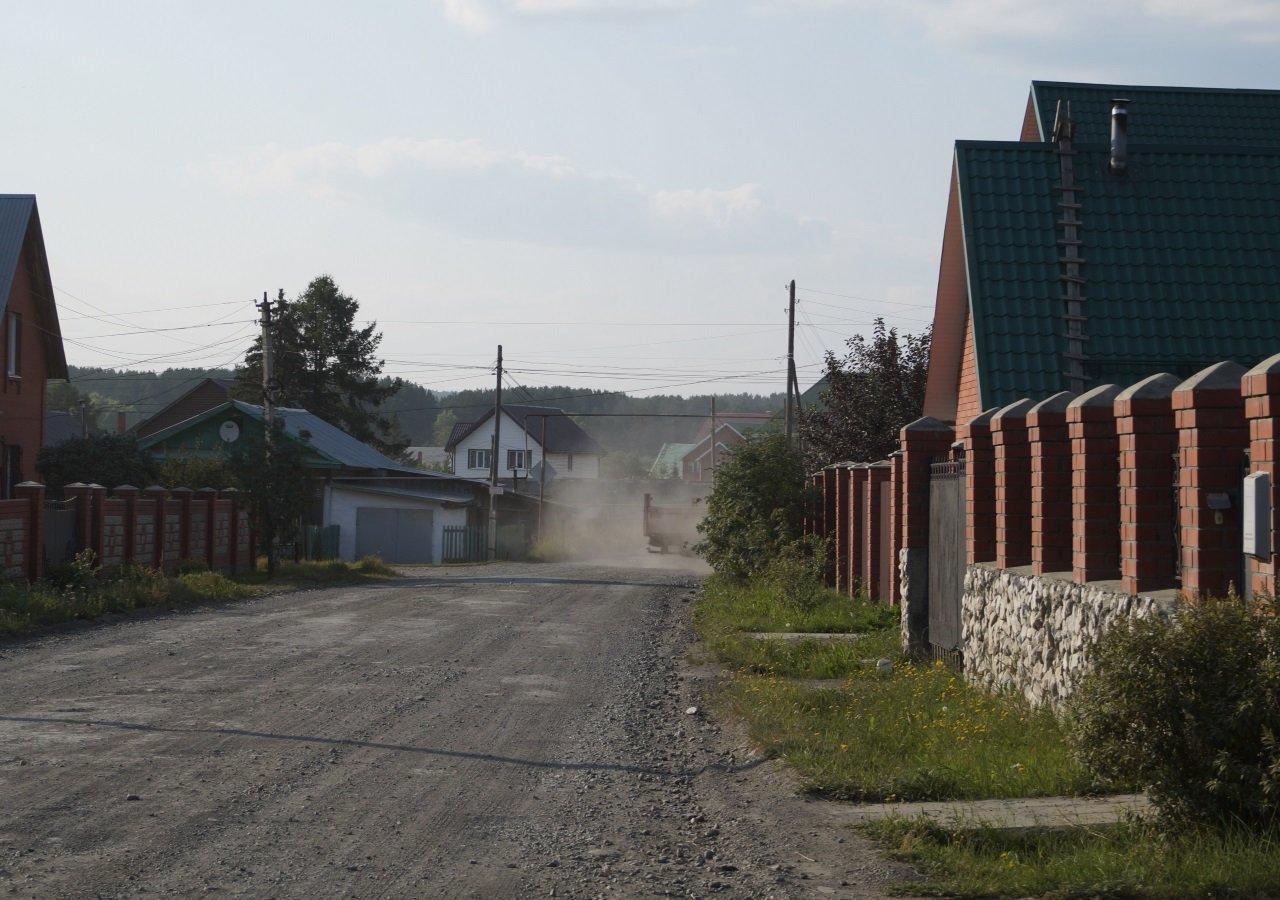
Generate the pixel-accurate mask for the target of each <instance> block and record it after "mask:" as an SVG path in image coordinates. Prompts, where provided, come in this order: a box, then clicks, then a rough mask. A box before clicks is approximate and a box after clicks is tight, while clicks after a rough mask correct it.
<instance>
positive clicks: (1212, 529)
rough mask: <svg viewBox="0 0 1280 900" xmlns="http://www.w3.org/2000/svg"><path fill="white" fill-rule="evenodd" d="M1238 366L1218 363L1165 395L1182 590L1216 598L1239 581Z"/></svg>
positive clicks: (1243, 431) (1241, 430) (1242, 444)
mask: <svg viewBox="0 0 1280 900" xmlns="http://www.w3.org/2000/svg"><path fill="white" fill-rule="evenodd" d="M1244 374H1245V370H1244V366H1242V365H1240V364H1239V363H1235V362H1229V361H1228V362H1220V363H1217V364H1215V365H1212V366H1209V367H1208V368H1207V369H1204V370H1202V371H1200V372H1197V373H1196V374H1195V375H1192V376H1191V377H1190V378H1188V379H1187V380H1186V381H1184V382H1182V384H1180V385H1178V387H1177V388H1176V389H1175V390H1174V392H1173V395H1172V398H1171V399H1172V402H1173V410H1174V422H1175V425H1176V426H1177V429H1178V478H1179V487H1178V524H1179V526H1180V527H1181V528H1182V555H1181V559H1180V560H1179V564H1180V566H1181V569H1182V590H1183V591H1185V592H1186V593H1188V594H1197V595H1199V594H1215V595H1218V596H1224V595H1225V594H1226V593H1227V591H1228V590H1229V589H1230V588H1231V586H1232V585H1235V586H1236V587H1239V588H1243V585H1242V584H1241V583H1240V579H1241V567H1242V560H1243V557H1242V556H1241V546H1240V479H1241V477H1242V476H1243V472H1244V453H1245V450H1246V449H1247V448H1248V445H1249V432H1248V425H1247V423H1246V422H1245V417H1244V397H1243V396H1242V395H1241V393H1240V382H1241V379H1242V378H1243V376H1244Z"/></svg>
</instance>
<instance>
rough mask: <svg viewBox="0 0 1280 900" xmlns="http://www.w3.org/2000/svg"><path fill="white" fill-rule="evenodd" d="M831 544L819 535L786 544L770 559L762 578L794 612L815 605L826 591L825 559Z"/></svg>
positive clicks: (783, 603)
mask: <svg viewBox="0 0 1280 900" xmlns="http://www.w3.org/2000/svg"><path fill="white" fill-rule="evenodd" d="M829 551H830V546H829V544H828V542H827V540H826V539H825V538H820V537H817V536H816V535H811V534H810V535H805V536H804V537H802V538H800V539H798V540H795V541H791V542H790V543H788V544H783V545H782V546H781V547H780V548H779V549H778V553H777V555H776V556H773V557H771V558H770V559H769V562H768V565H767V566H766V567H765V570H764V576H763V581H764V583H765V584H767V585H769V586H770V587H771V588H773V590H774V592H775V593H776V594H777V596H778V599H779V602H780V603H782V605H783V606H784V607H786V608H787V609H789V610H792V611H795V612H805V611H808V610H809V609H812V608H813V607H814V606H816V605H817V604H818V603H819V602H820V601H821V598H822V595H823V594H824V593H825V592H826V590H827V588H826V583H825V582H826V577H825V570H826V565H827V563H826V561H827V554H828V552H829Z"/></svg>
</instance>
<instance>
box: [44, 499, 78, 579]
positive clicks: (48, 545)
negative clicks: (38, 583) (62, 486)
mask: <svg viewBox="0 0 1280 900" xmlns="http://www.w3.org/2000/svg"><path fill="white" fill-rule="evenodd" d="M76 518H77V516H76V501H75V500H52V501H48V502H46V503H45V505H44V534H43V535H41V538H42V539H43V541H44V550H43V553H44V564H45V566H46V567H49V566H60V565H62V564H64V563H69V562H71V560H73V559H75V555H76V550H78V549H79V548H78V547H77V546H76Z"/></svg>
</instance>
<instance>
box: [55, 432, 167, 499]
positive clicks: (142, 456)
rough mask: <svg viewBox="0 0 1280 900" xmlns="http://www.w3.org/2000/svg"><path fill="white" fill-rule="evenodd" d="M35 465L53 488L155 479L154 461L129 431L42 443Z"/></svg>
mask: <svg viewBox="0 0 1280 900" xmlns="http://www.w3.org/2000/svg"><path fill="white" fill-rule="evenodd" d="M36 469H37V471H39V473H40V477H41V478H42V479H43V480H44V483H45V485H47V486H48V487H50V488H54V489H59V488H62V487H63V486H64V485H68V484H74V483H76V482H82V483H84V484H101V485H103V486H105V487H108V488H115V487H119V486H120V485H122V484H131V485H133V486H134V487H146V486H147V485H150V484H154V483H155V479H156V468H155V463H154V462H153V461H152V459H151V457H150V456H148V455H147V454H146V453H144V452H143V451H142V450H139V449H138V443H137V441H136V440H135V439H134V437H133V435H131V434H94V435H90V436H89V437H87V438H71V439H70V440H66V441H63V442H62V443H60V444H54V445H53V446H52V447H43V448H41V450H40V452H39V453H38V454H37V455H36Z"/></svg>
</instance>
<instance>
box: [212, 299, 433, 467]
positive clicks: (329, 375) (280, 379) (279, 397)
mask: <svg viewBox="0 0 1280 900" xmlns="http://www.w3.org/2000/svg"><path fill="white" fill-rule="evenodd" d="M359 309H360V304H359V303H358V302H356V300H355V299H354V298H352V297H350V296H348V295H347V294H344V293H342V291H340V290H339V289H338V285H337V284H336V283H335V282H334V280H333V278H331V277H330V276H328V275H321V276H319V277H318V278H315V279H314V280H312V282H311V283H310V284H309V285H307V289H306V290H305V291H303V292H302V293H301V294H300V295H299V296H298V297H297V298H296V299H294V300H293V301H292V302H289V303H285V304H284V306H283V308H282V309H278V310H277V311H276V312H275V313H274V322H275V326H274V329H273V332H272V359H273V363H274V365H273V372H274V376H275V382H276V385H277V390H276V396H275V402H276V404H277V405H278V406H296V407H301V408H303V409H306V410H307V411H308V412H311V413H314V414H315V415H317V416H319V417H320V418H322V419H324V420H325V421H326V422H330V423H332V424H333V425H336V426H338V427H339V428H341V429H342V430H343V431H345V432H347V433H348V434H350V435H351V436H352V437H354V438H356V439H357V440H360V441H364V442H365V443H368V444H372V445H373V446H375V447H377V448H378V449H379V450H381V451H383V452H384V453H386V454H388V455H389V456H393V457H396V456H399V455H400V453H401V452H402V451H403V450H404V448H405V447H406V446H408V444H407V442H405V441H404V440H403V437H399V438H397V437H396V436H395V435H394V434H393V427H392V423H391V421H390V420H389V419H387V418H386V417H385V416H384V415H382V413H381V407H382V405H383V404H384V403H385V402H386V401H387V399H388V398H389V397H391V395H392V394H394V393H396V391H397V390H399V389H400V386H401V381H400V379H383V378H380V377H379V376H380V375H381V374H382V366H383V361H382V360H380V359H378V358H377V355H376V354H377V351H378V345H379V344H381V343H382V334H381V333H380V332H379V331H378V330H377V323H376V322H371V323H369V324H368V325H366V326H364V327H363V328H360V327H357V325H356V313H357V312H358V311H359ZM236 376H237V379H238V382H239V384H238V386H237V389H236V394H237V396H240V397H242V398H244V399H252V400H254V401H255V402H260V401H261V397H262V338H261V337H260V336H259V337H258V338H257V339H256V340H255V341H254V344H253V347H252V348H251V349H250V350H249V352H248V353H247V354H246V356H245V364H244V367H243V368H241V369H238V370H237V371H236Z"/></svg>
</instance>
